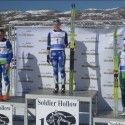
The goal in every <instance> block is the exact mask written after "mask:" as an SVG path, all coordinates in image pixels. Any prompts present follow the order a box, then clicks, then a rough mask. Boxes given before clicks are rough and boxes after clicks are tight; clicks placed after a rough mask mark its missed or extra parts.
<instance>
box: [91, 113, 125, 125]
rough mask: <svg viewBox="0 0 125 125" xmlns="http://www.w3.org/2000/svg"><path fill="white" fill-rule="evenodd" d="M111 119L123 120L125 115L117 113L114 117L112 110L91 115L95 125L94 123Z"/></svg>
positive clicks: (106, 121) (94, 124)
mask: <svg viewBox="0 0 125 125" xmlns="http://www.w3.org/2000/svg"><path fill="white" fill-rule="evenodd" d="M111 121H114V122H125V116H121V115H120V114H118V116H117V117H114V114H113V111H110V112H107V111H106V112H103V113H100V114H98V115H96V116H94V117H93V125H96V123H108V122H111Z"/></svg>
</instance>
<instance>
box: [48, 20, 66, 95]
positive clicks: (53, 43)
mask: <svg viewBox="0 0 125 125" xmlns="http://www.w3.org/2000/svg"><path fill="white" fill-rule="evenodd" d="M60 27H61V22H60V20H59V19H55V20H54V21H53V30H52V31H51V32H49V33H48V41H47V52H48V54H47V62H48V63H50V62H51V64H52V66H53V77H54V83H55V89H54V91H53V92H54V93H58V91H59V81H58V80H59V76H58V73H59V72H60V74H61V84H62V87H61V93H65V79H66V76H65V48H66V47H67V46H68V37H67V33H66V32H65V31H63V30H62V29H61V28H60Z"/></svg>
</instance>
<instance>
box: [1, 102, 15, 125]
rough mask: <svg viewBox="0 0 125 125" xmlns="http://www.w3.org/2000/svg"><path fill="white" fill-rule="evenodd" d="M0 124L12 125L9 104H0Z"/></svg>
mask: <svg viewBox="0 0 125 125" xmlns="http://www.w3.org/2000/svg"><path fill="white" fill-rule="evenodd" d="M0 125H13V124H12V106H11V105H7V104H4V105H3V104H0Z"/></svg>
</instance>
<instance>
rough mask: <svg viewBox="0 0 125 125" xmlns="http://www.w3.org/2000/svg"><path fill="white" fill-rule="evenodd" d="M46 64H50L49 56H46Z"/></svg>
mask: <svg viewBox="0 0 125 125" xmlns="http://www.w3.org/2000/svg"><path fill="white" fill-rule="evenodd" d="M47 63H49V64H50V56H49V55H47Z"/></svg>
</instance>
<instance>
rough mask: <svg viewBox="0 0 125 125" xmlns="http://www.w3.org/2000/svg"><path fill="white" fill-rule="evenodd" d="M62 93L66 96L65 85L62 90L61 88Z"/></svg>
mask: <svg viewBox="0 0 125 125" xmlns="http://www.w3.org/2000/svg"><path fill="white" fill-rule="evenodd" d="M61 93H62V94H64V93H65V85H62V88H61Z"/></svg>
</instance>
